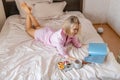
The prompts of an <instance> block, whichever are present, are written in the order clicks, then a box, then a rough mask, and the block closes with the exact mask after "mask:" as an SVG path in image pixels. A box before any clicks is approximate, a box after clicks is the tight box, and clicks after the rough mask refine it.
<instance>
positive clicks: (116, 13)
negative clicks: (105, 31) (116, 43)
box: [107, 0, 120, 35]
mask: <svg viewBox="0 0 120 80" xmlns="http://www.w3.org/2000/svg"><path fill="white" fill-rule="evenodd" d="M107 15H108V16H107V21H108V24H109V25H111V27H112V28H113V29H114V30H115V31H116V32H117V33H118V35H120V0H110V5H109V9H108V14H107Z"/></svg>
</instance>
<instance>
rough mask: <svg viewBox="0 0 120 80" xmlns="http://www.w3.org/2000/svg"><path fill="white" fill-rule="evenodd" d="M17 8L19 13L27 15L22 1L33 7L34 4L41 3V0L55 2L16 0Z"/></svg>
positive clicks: (23, 15) (22, 15)
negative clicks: (22, 7)
mask: <svg viewBox="0 0 120 80" xmlns="http://www.w3.org/2000/svg"><path fill="white" fill-rule="evenodd" d="M15 2H16V5H17V8H18V10H19V13H20V15H21V17H25V16H26V15H25V12H24V11H23V10H22V9H21V7H20V4H21V3H22V2H26V3H27V4H28V5H29V6H31V7H33V5H34V4H36V3H41V2H50V3H51V2H53V0H15Z"/></svg>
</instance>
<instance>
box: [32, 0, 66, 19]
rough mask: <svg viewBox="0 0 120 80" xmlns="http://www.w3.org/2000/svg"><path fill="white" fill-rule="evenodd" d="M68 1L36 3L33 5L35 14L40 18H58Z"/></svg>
mask: <svg viewBox="0 0 120 80" xmlns="http://www.w3.org/2000/svg"><path fill="white" fill-rule="evenodd" d="M65 6H66V2H65V1H63V2H54V3H36V4H35V6H34V7H33V11H32V12H33V15H34V16H35V17H38V18H40V19H50V18H57V17H59V16H60V15H62V14H63V13H64V12H63V10H64V8H65Z"/></svg>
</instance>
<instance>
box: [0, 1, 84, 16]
mask: <svg viewBox="0 0 120 80" xmlns="http://www.w3.org/2000/svg"><path fill="white" fill-rule="evenodd" d="M2 1H3V5H4V9H5V13H6V17H9V16H10V15H14V14H19V11H18V9H17V6H16V3H15V1H6V0H2ZM60 1H66V2H67V5H66V7H65V9H64V11H81V12H82V8H83V0H53V2H60Z"/></svg>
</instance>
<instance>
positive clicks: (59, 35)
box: [35, 27, 81, 58]
mask: <svg viewBox="0 0 120 80" xmlns="http://www.w3.org/2000/svg"><path fill="white" fill-rule="evenodd" d="M35 39H36V40H38V41H41V42H43V43H44V44H47V45H52V46H54V47H56V48H57V50H58V52H59V54H60V55H62V56H64V57H65V58H67V57H68V56H69V55H68V51H67V49H66V47H65V46H67V45H68V44H70V43H72V44H73V45H74V46H75V47H76V48H79V47H81V44H80V42H79V40H78V38H77V37H75V36H73V37H69V36H67V35H66V34H65V33H64V32H63V30H62V29H60V30H58V31H53V30H52V29H51V28H48V27H45V28H42V29H38V30H36V31H35Z"/></svg>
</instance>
